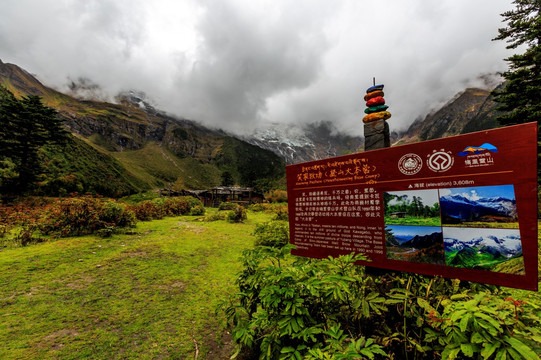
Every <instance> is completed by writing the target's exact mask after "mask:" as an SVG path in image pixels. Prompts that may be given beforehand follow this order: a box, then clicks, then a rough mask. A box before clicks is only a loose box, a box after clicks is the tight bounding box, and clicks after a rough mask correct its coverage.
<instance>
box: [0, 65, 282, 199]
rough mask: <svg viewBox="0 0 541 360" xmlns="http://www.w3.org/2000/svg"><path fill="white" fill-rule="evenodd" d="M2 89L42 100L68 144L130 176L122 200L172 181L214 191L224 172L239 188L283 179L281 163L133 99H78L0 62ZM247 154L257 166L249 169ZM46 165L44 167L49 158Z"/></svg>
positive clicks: (129, 96)
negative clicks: (55, 113) (62, 127)
mask: <svg viewBox="0 0 541 360" xmlns="http://www.w3.org/2000/svg"><path fill="white" fill-rule="evenodd" d="M0 85H2V86H4V87H6V88H8V90H10V91H11V92H13V93H14V94H15V95H16V96H19V97H20V96H24V95H27V94H32V95H38V96H40V97H42V99H43V102H44V104H45V105H47V106H50V107H53V108H55V109H56V110H57V111H58V113H59V116H61V117H62V118H63V119H64V120H65V124H66V126H67V128H68V129H69V130H70V131H71V132H72V134H74V135H76V136H78V137H79V138H80V139H81V140H83V141H82V142H81V141H75V140H74V142H73V144H75V145H73V146H75V147H80V146H83V144H86V145H90V146H91V147H92V148H93V149H94V150H96V151H98V152H99V154H101V156H102V158H103V159H107V160H106V162H107V163H112V162H115V163H116V164H118V166H119V169H120V170H119V171H121V172H125V173H126V174H130V176H129V178H130V179H131V180H130V181H128V182H132V183H133V184H137V185H133V184H132V186H128V185H126V187H125V189H124V190H123V191H121V193H122V194H124V193H132V192H137V191H140V190H142V189H149V188H155V187H161V186H164V185H168V184H173V183H174V184H176V185H177V186H178V187H181V188H208V187H212V186H217V185H220V181H221V174H222V172H223V171H225V170H228V171H229V173H230V174H231V175H232V176H233V180H234V181H235V183H236V184H238V185H241V186H253V185H257V182H256V180H261V181H260V182H259V183H260V184H263V183H265V184H267V186H272V184H273V183H274V182H275V181H277V180H279V179H281V178H282V177H283V176H284V174H285V163H284V161H283V160H282V159H281V158H280V157H278V156H277V155H275V154H274V153H272V152H271V151H268V150H265V149H261V148H259V147H257V146H254V145H251V144H248V143H247V142H245V141H243V140H239V139H235V138H233V137H232V136H230V135H227V134H226V133H224V132H223V131H221V130H213V129H208V128H205V127H204V126H202V125H200V124H198V123H196V122H194V121H190V120H187V119H177V118H174V117H171V116H168V115H167V114H165V113H162V112H159V111H157V110H156V109H154V108H153V107H152V106H147V104H145V103H144V101H143V100H142V99H141V98H140V97H138V96H136V95H137V94H134V93H127V94H123V95H122V96H120V97H119V98H118V101H119V103H118V104H111V103H107V102H100V101H88V100H86V101H83V100H78V99H76V98H73V97H71V96H68V95H65V94H62V93H60V92H57V91H55V90H53V89H50V88H48V87H46V86H44V85H43V84H41V83H40V82H39V81H38V80H37V79H36V78H35V77H33V76H32V75H30V74H29V73H28V72H26V71H24V70H23V69H21V68H19V67H18V66H16V65H13V64H5V63H3V62H1V61H0ZM231 144H235V146H231ZM54 151H55V150H54V149H51V150H50V151H49V155H50V156H52V157H54V156H57V155H59V154H53V153H54ZM73 153H77V154H79V155H80V156H82V157H85V156H86V155H87V154H90V153H91V151H82V150H80V149H78V150H76V151H73ZM247 154H249V159H250V162H251V163H252V164H253V163H257V164H258V166H257V167H253V168H249V167H248V166H246V157H247ZM70 161H71V162H73V161H74V160H73V159H71V160H70ZM85 161H86V160H85ZM95 161H99V162H101V161H102V160H95ZM104 161H105V160H104ZM44 162H45V163H47V156H45V159H44ZM104 166H105V165H104ZM101 167H102V166H101V165H100V167H99V168H101ZM106 167H107V166H106ZM57 170H58V171H56V173H57V175H58V176H59V177H62V176H66V175H70V174H71V173H70V172H69V171H70V170H69V167H67V166H65V167H64V168H62V170H59V169H57ZM126 181H127V180H126ZM79 187H80V186H79ZM83 188H84V189H83V190H89V189H97V188H98V187H96V186H94V185H92V186H90V185H88V186H83ZM260 190H268V189H260ZM114 192H116V190H115V191H114Z"/></svg>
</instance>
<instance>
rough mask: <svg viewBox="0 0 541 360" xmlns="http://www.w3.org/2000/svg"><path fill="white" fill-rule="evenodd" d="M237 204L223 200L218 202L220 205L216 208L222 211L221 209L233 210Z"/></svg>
mask: <svg viewBox="0 0 541 360" xmlns="http://www.w3.org/2000/svg"><path fill="white" fill-rule="evenodd" d="M237 206H240V205H239V204H235V203H232V202H223V203H221V204H220V206H218V210H220V211H223V210H235V209H236V208H237Z"/></svg>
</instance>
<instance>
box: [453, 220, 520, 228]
mask: <svg viewBox="0 0 541 360" xmlns="http://www.w3.org/2000/svg"><path fill="white" fill-rule="evenodd" d="M444 226H448V227H464V228H467V227H472V228H494V229H518V228H519V227H518V222H510V223H504V222H501V223H497V222H481V221H469V222H463V223H460V224H444Z"/></svg>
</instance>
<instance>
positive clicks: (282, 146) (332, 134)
mask: <svg viewBox="0 0 541 360" xmlns="http://www.w3.org/2000/svg"><path fill="white" fill-rule="evenodd" d="M244 139H245V140H246V141H247V142H249V143H251V144H254V145H257V146H259V147H262V148H264V149H267V150H270V151H273V152H274V153H275V154H277V155H279V156H280V157H282V158H283V159H284V160H285V161H286V162H287V163H288V164H295V163H300V162H306V161H312V160H319V159H325V158H329V157H333V156H339V155H347V154H351V153H354V152H358V151H362V149H363V146H364V138H363V137H360V136H350V135H347V134H343V133H340V132H338V131H337V130H336V127H335V126H334V125H333V124H332V122H330V121H321V122H318V123H314V124H306V125H304V126H297V125H290V124H271V125H270V126H269V127H267V128H263V129H259V130H257V131H256V132H255V133H254V134H252V135H251V136H247V137H245V138H244Z"/></svg>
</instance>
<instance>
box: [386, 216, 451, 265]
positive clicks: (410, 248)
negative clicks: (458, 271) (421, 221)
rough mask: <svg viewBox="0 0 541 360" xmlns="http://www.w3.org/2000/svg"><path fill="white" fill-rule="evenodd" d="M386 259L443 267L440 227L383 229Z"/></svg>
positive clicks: (443, 255) (443, 256) (394, 226)
mask: <svg viewBox="0 0 541 360" xmlns="http://www.w3.org/2000/svg"><path fill="white" fill-rule="evenodd" d="M385 246H386V249H387V259H392V260H403V261H412V262H422V263H428V264H434V265H445V253H444V249H443V234H442V230H441V227H435V226H400V225H389V226H386V227H385Z"/></svg>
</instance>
